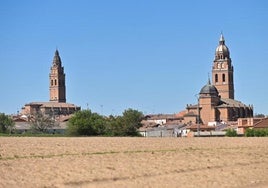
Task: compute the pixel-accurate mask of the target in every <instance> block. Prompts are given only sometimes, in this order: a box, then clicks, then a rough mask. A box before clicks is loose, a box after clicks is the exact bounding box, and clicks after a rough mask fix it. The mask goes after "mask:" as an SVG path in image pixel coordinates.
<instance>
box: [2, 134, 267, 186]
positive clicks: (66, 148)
mask: <svg viewBox="0 0 268 188" xmlns="http://www.w3.org/2000/svg"><path fill="white" fill-rule="evenodd" d="M0 187H27V188H28V187H109V188H111V187H268V138H225V137H224V138H102V137H96V138H90V137H87V138H67V137H66V138H33V137H29V138H25V137H0Z"/></svg>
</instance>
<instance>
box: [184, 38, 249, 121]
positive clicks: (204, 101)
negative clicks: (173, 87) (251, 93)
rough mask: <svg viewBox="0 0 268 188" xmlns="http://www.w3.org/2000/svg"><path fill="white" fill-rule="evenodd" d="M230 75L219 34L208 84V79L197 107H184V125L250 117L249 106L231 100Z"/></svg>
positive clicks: (225, 49) (228, 63) (229, 62)
mask: <svg viewBox="0 0 268 188" xmlns="http://www.w3.org/2000/svg"><path fill="white" fill-rule="evenodd" d="M233 74H234V68H233V65H232V61H231V58H230V52H229V49H228V47H227V46H226V45H225V40H224V37H223V35H222V34H221V36H220V40H219V44H218V46H217V48H216V52H215V59H214V61H213V66H212V83H211V82H210V79H209V80H208V83H207V84H206V85H205V86H203V87H202V88H201V90H200V92H199V98H198V104H196V105H187V107H186V110H185V115H184V117H183V118H184V122H185V123H196V124H198V123H201V124H203V125H209V124H217V122H234V121H237V119H238V118H249V117H253V106H252V105H245V104H243V103H242V102H240V101H238V100H235V99H234V98H235V97H234V76H233Z"/></svg>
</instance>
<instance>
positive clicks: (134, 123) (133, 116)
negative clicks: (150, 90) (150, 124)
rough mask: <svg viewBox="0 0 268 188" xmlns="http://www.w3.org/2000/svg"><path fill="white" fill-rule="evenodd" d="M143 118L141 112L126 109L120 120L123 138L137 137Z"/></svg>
mask: <svg viewBox="0 0 268 188" xmlns="http://www.w3.org/2000/svg"><path fill="white" fill-rule="evenodd" d="M142 118H143V114H142V112H139V111H138V110H133V109H127V110H125V111H124V112H123V116H122V120H121V121H123V126H124V129H123V130H124V135H125V136H137V135H139V133H138V128H140V127H141V126H142V124H141V121H142Z"/></svg>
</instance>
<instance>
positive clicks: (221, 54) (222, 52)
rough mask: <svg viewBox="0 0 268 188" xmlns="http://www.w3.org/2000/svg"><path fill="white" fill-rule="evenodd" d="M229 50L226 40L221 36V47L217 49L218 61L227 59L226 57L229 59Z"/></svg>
mask: <svg viewBox="0 0 268 188" xmlns="http://www.w3.org/2000/svg"><path fill="white" fill-rule="evenodd" d="M229 55H230V53H229V49H228V47H227V46H226V45H225V40H224V37H223V35H222V34H221V36H220V41H219V45H218V46H217V48H216V59H225V58H226V57H227V58H229Z"/></svg>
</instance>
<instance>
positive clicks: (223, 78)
mask: <svg viewBox="0 0 268 188" xmlns="http://www.w3.org/2000/svg"><path fill="white" fill-rule="evenodd" d="M222 82H225V74H223V75H222Z"/></svg>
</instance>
